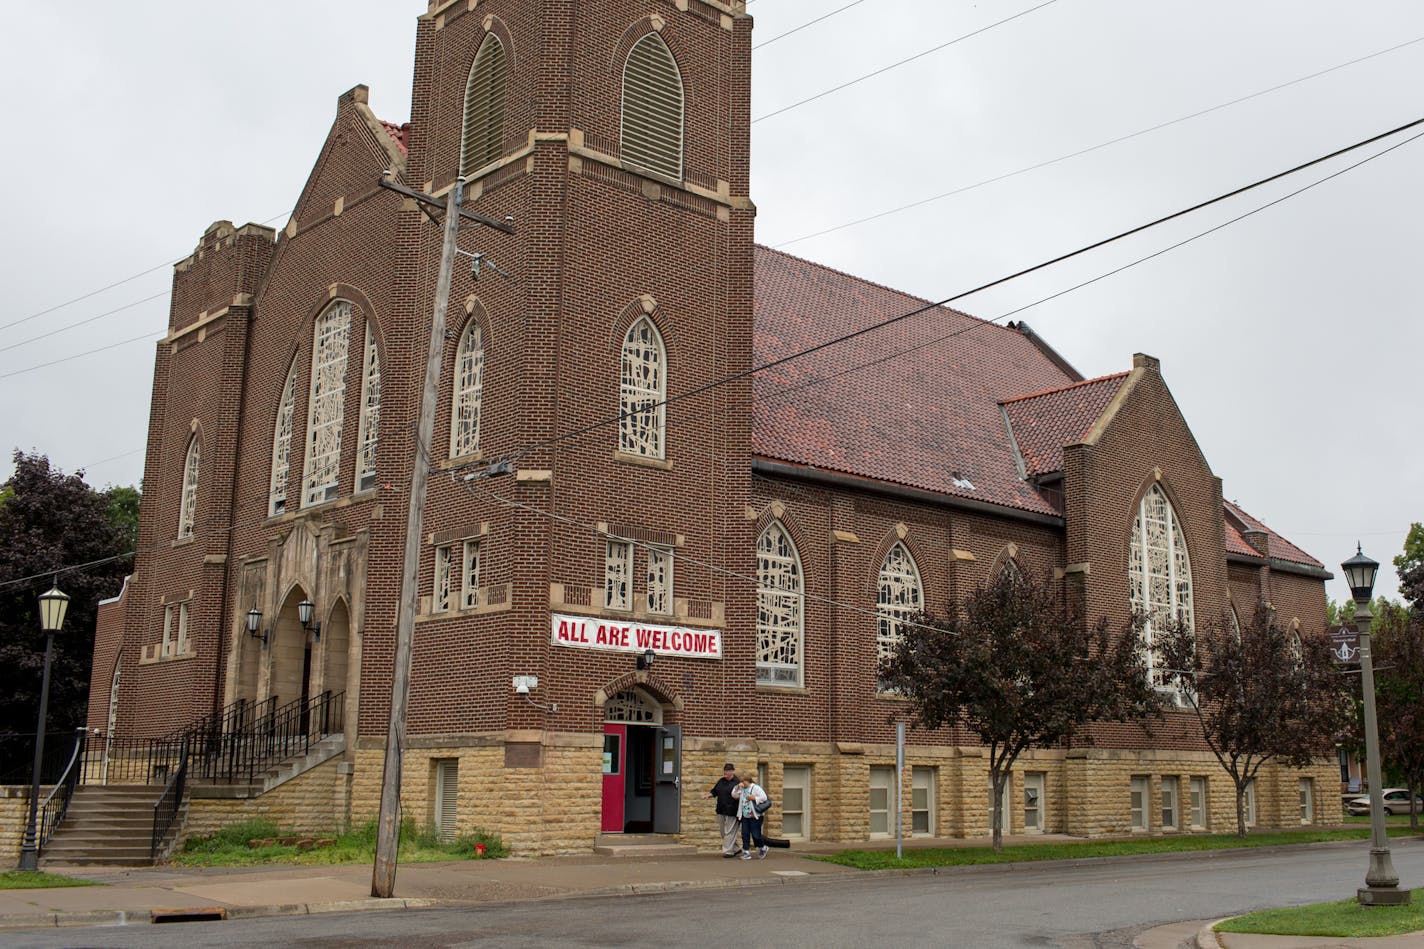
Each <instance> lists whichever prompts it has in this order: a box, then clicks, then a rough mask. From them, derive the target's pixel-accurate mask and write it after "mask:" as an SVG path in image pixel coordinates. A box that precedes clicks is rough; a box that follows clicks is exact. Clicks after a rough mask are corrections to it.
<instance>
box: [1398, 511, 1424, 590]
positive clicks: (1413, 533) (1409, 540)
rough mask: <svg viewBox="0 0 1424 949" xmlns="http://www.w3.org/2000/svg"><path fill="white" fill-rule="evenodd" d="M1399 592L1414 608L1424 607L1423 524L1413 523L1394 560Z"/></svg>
mask: <svg viewBox="0 0 1424 949" xmlns="http://www.w3.org/2000/svg"><path fill="white" fill-rule="evenodd" d="M1394 570H1395V573H1396V574H1397V575H1398V576H1399V592H1400V593H1402V594H1403V595H1404V598H1405V599H1406V600H1408V601H1409V602H1410V603H1411V604H1413V605H1414V606H1424V524H1420V523H1419V522H1418V521H1415V522H1414V523H1413V524H1411V525H1409V533H1408V534H1406V535H1405V537H1404V550H1403V552H1401V553H1400V554H1398V555H1397V556H1396V557H1395V558H1394Z"/></svg>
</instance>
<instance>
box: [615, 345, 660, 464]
mask: <svg viewBox="0 0 1424 949" xmlns="http://www.w3.org/2000/svg"><path fill="white" fill-rule="evenodd" d="M666 362H667V355H666V350H665V349H664V348H663V339H662V336H660V335H659V334H658V330H657V327H655V326H654V325H653V324H652V321H651V320H648V319H647V318H646V317H645V318H643V319H640V320H638V322H636V323H634V324H633V326H632V328H630V329H629V330H628V335H627V336H625V337H624V338H623V359H622V366H623V370H622V378H623V382H622V389H621V394H620V397H619V404H618V414H619V415H620V416H621V418H620V421H619V423H618V450H619V451H621V452H624V453H625V454H629V455H639V456H641V457H644V458H662V457H663V451H664V449H663V433H664V422H665V419H666V411H665V410H666V406H665V405H664V404H663V400H664V399H666V398H667V376H666V373H665V371H664V366H665V364H666Z"/></svg>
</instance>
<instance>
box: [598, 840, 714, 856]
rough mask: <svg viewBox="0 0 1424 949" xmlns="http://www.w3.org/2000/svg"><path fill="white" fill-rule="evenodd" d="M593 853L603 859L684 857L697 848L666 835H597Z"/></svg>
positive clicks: (693, 852)
mask: <svg viewBox="0 0 1424 949" xmlns="http://www.w3.org/2000/svg"><path fill="white" fill-rule="evenodd" d="M593 852H594V853H596V854H598V855H600V856H604V857H686V856H692V855H695V854H696V853H697V848H696V847H694V846H692V844H683V843H678V841H677V838H675V837H672V836H669V835H666V834H599V835H598V840H597V841H595V842H594V846H593Z"/></svg>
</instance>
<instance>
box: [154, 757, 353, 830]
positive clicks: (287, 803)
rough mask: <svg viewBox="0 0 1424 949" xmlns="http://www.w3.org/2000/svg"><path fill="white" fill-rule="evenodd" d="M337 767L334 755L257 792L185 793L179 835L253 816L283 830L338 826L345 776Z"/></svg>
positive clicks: (343, 821)
mask: <svg viewBox="0 0 1424 949" xmlns="http://www.w3.org/2000/svg"><path fill="white" fill-rule="evenodd" d="M340 766H341V759H340V758H333V759H332V760H330V761H326V762H323V763H322V764H320V765H318V766H316V767H315V768H312V769H311V770H310V771H308V772H306V773H305V774H302V775H299V776H298V777H295V778H293V779H292V780H290V781H288V782H286V783H285V784H282V785H279V786H278V787H275V788H273V789H272V790H271V791H268V792H267V793H266V794H262V795H260V796H258V797H251V798H212V797H199V796H193V797H190V798H189V801H188V819H187V820H186V821H185V822H184V824H183V837H184V838H185V839H186V838H188V837H195V836H200V835H204V834H211V833H213V832H215V831H217V830H219V829H221V828H223V827H227V826H230V825H232V824H237V823H241V822H242V821H244V820H249V819H251V818H257V817H260V818H264V819H266V820H270V821H272V822H274V823H275V824H276V825H277V827H278V829H280V830H281V831H282V832H283V833H286V834H305V835H325V834H333V833H338V832H340V831H343V830H345V829H346V820H347V810H346V787H345V785H346V779H345V776H344V775H343V774H341V767H340ZM200 793H201V792H200ZM180 844H181V842H180Z"/></svg>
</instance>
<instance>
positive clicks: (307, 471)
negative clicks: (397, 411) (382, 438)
mask: <svg viewBox="0 0 1424 949" xmlns="http://www.w3.org/2000/svg"><path fill="white" fill-rule="evenodd" d="M352 309H353V307H352V305H351V302H350V301H349V300H337V301H335V302H334V303H332V304H331V306H329V307H327V308H326V309H325V310H323V311H322V314H321V315H320V316H318V317H317V318H316V321H315V324H314V325H313V326H312V358H311V387H310V394H309V397H308V401H307V440H306V446H307V447H306V457H305V460H304V465H303V469H302V506H303V507H309V506H311V505H313V504H321V503H323V502H325V501H329V500H331V499H332V498H334V497H336V495H337V493H338V492H339V491H340V485H341V433H342V430H343V427H344V425H345V413H346V362H347V358H348V357H349V355H350V349H351V312H352Z"/></svg>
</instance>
